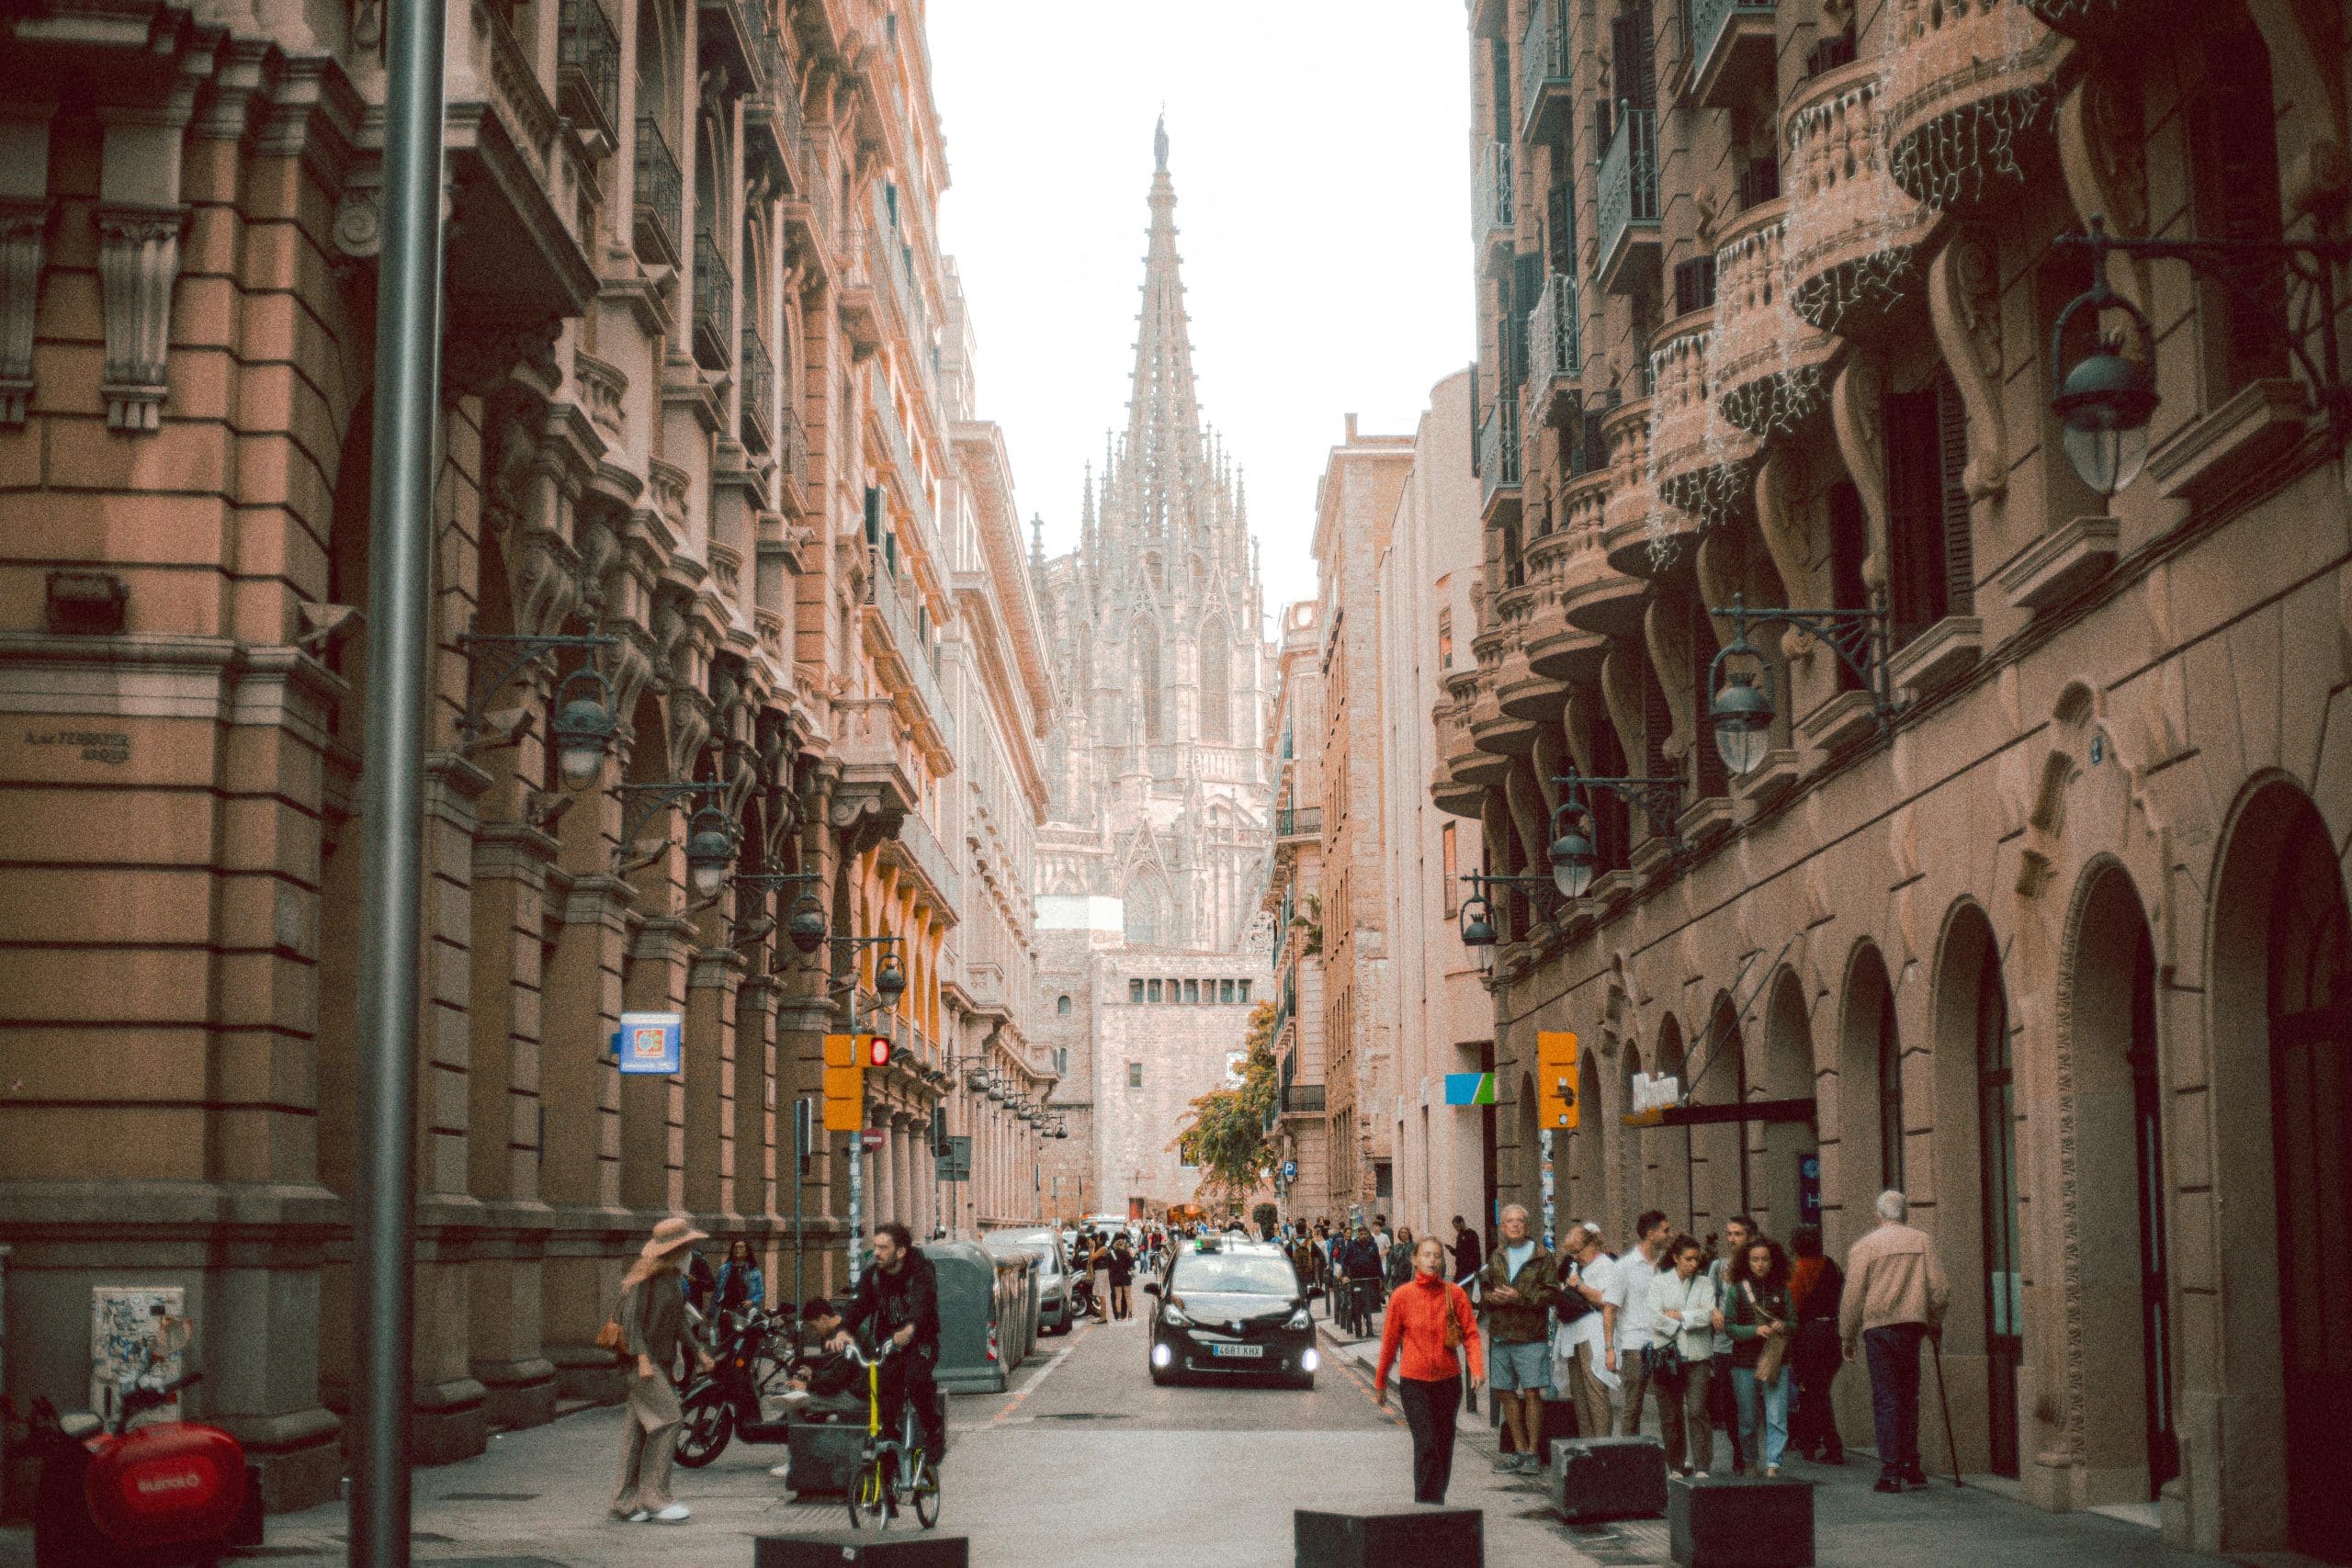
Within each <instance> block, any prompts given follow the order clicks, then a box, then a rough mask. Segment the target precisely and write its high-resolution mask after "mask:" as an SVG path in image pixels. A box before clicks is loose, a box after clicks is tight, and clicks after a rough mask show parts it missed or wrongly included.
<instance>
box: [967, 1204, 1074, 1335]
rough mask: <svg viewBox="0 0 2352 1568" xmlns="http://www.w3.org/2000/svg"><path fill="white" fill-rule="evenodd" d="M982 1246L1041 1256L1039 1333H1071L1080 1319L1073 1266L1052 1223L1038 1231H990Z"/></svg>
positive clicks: (1038, 1274) (993, 1250)
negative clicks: (1072, 1290) (1073, 1300)
mask: <svg viewBox="0 0 2352 1568" xmlns="http://www.w3.org/2000/svg"><path fill="white" fill-rule="evenodd" d="M980 1245H981V1246H982V1247H987V1248H988V1249H989V1251H990V1252H992V1253H995V1254H997V1255H999V1256H1002V1255H1003V1254H1005V1253H1008V1252H1032V1253H1035V1254H1036V1255H1037V1258H1038V1260H1039V1261H1038V1263H1037V1266H1036V1267H1037V1332H1038V1333H1039V1334H1040V1335H1046V1334H1068V1333H1069V1331H1070V1329H1071V1328H1072V1327H1073V1326H1074V1325H1076V1324H1077V1321H1078V1318H1077V1315H1076V1314H1075V1313H1074V1312H1073V1311H1072V1310H1071V1307H1070V1295H1069V1269H1068V1268H1067V1267H1066V1266H1065V1265H1064V1263H1063V1261H1062V1259H1063V1252H1062V1246H1061V1236H1060V1235H1059V1234H1058V1233H1057V1232H1056V1231H1055V1230H1053V1229H1052V1228H1051V1227H1050V1226H1041V1227H1039V1228H1037V1229H1035V1230H1013V1231H990V1232H989V1234H988V1235H984V1236H982V1237H980Z"/></svg>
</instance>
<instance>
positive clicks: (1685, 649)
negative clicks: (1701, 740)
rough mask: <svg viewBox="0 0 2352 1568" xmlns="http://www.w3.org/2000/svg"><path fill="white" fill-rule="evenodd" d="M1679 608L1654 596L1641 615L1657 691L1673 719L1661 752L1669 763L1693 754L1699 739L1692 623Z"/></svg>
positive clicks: (1660, 748)
mask: <svg viewBox="0 0 2352 1568" xmlns="http://www.w3.org/2000/svg"><path fill="white" fill-rule="evenodd" d="M1678 608H1679V606H1676V605H1670V604H1669V601H1668V599H1666V598H1665V597H1663V596H1653V597H1652V598H1651V600H1650V602H1649V604H1648V607H1647V608H1646V609H1645V610H1644V611H1643V612H1642V641H1643V644H1644V646H1645V647H1646V648H1647V649H1649V654H1650V662H1651V663H1652V664H1654V665H1656V666H1657V683H1658V689H1659V690H1660V691H1661V692H1662V693H1663V694H1665V697H1666V709H1667V712H1668V714H1670V715H1672V716H1673V719H1674V733H1673V735H1672V736H1671V737H1669V738H1668V739H1667V741H1666V742H1665V744H1664V745H1662V746H1660V747H1659V748H1658V750H1659V752H1660V754H1661V755H1663V756H1664V757H1665V758H1666V760H1667V761H1669V762H1677V763H1679V762H1680V761H1682V760H1683V759H1684V758H1685V757H1687V756H1689V755H1690V752H1691V747H1692V746H1693V745H1694V744H1696V742H1697V740H1698V731H1697V716H1696V712H1695V709H1696V704H1695V703H1694V702H1693V700H1692V697H1691V690H1692V682H1691V660H1692V657H1693V649H1692V648H1691V640H1692V639H1691V621H1690V617H1689V616H1688V615H1677V614H1675V613H1674V611H1675V610H1676V609H1678Z"/></svg>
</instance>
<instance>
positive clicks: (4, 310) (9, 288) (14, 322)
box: [0, 201, 54, 424]
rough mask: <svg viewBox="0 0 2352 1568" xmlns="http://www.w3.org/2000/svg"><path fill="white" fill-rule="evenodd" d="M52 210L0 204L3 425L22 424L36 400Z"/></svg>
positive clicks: (41, 203)
mask: <svg viewBox="0 0 2352 1568" xmlns="http://www.w3.org/2000/svg"><path fill="white" fill-rule="evenodd" d="M53 212H54V209H53V208H52V207H51V205H50V203H48V202H46V201H7V202H0V424H22V423H25V404H26V403H27V401H28V400H29V399H30V398H31V396H32V390H33V321H34V316H35V314H36V312H37V311H38V310H39V308H40V265H41V243H42V241H43V240H44V239H45V238H46V237H47V236H48V233H49V221H50V219H51V216H52V214H53Z"/></svg>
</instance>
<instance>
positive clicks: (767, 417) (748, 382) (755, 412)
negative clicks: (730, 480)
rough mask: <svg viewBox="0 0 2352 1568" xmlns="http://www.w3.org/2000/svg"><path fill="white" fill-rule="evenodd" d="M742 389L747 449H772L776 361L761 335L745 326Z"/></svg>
mask: <svg viewBox="0 0 2352 1568" xmlns="http://www.w3.org/2000/svg"><path fill="white" fill-rule="evenodd" d="M742 366H743V369H742V379H741V389H742V394H743V420H742V433H743V445H744V446H748V447H750V448H751V449H752V451H754V452H764V451H766V450H767V449H768V446H769V426H770V425H771V424H772V423H774V419H775V415H774V413H773V412H772V411H771V409H770V407H769V405H770V404H772V403H774V402H775V360H774V359H772V358H771V357H769V355H768V345H767V344H764V343H763V342H761V341H760V334H759V333H756V332H754V331H752V325H751V323H750V322H748V321H746V322H745V323H743V360H742Z"/></svg>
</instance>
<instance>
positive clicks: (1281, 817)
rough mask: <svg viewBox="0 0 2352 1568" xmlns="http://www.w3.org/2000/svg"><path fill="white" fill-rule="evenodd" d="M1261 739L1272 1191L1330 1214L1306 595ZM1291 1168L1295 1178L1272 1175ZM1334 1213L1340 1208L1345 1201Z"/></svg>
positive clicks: (1292, 1207) (1316, 661)
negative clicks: (1273, 1090) (1274, 1080)
mask: <svg viewBox="0 0 2352 1568" xmlns="http://www.w3.org/2000/svg"><path fill="white" fill-rule="evenodd" d="M1273 662H1274V681H1273V702H1272V712H1271V714H1270V715H1269V722H1268V724H1267V727H1266V745H1267V752H1268V755H1269V756H1270V757H1271V758H1272V764H1271V766H1270V767H1269V769H1268V772H1269V773H1272V776H1273V781H1274V870H1273V875H1272V877H1271V878H1270V879H1269V880H1268V882H1267V884H1266V898H1265V910H1266V913H1267V914H1269V915H1271V916H1272V917H1273V922H1274V924H1273V953H1274V992H1273V995H1274V1031H1273V1037H1272V1044H1273V1053H1274V1062H1275V1065H1276V1067H1275V1070H1276V1073H1277V1075H1278V1077H1279V1081H1280V1084H1281V1091H1282V1099H1281V1101H1280V1103H1279V1106H1278V1109H1277V1111H1276V1118H1277V1120H1276V1122H1275V1126H1274V1131H1273V1134H1272V1136H1273V1140H1274V1168H1275V1170H1276V1171H1277V1173H1278V1174H1277V1175H1276V1177H1275V1181H1274V1194H1275V1197H1276V1198H1277V1199H1278V1200H1279V1201H1281V1203H1282V1205H1283V1214H1284V1217H1286V1218H1290V1217H1297V1218H1304V1219H1309V1220H1312V1219H1315V1218H1317V1217H1318V1216H1328V1215H1329V1213H1331V1212H1332V1207H1333V1202H1334V1195H1333V1192H1332V1190H1331V1145H1330V1130H1331V1122H1330V1116H1329V1101H1328V1100H1327V1099H1326V1095H1327V1093H1328V1086H1327V1084H1326V1081H1325V1077H1324V1072H1325V1062H1326V1053H1325V1049H1324V1038H1323V1026H1324V1021H1325V1015H1324V1007H1323V942H1324V931H1323V731H1324V718H1323V619H1322V606H1321V605H1320V604H1317V602H1316V601H1314V600H1312V599H1306V600H1302V601H1300V602H1299V603H1298V604H1291V605H1286V606H1284V608H1283V614H1282V635H1281V639H1280V640H1279V641H1278V642H1276V643H1275V645H1274V660H1273ZM1285 1169H1290V1170H1295V1172H1296V1174H1295V1175H1293V1176H1287V1177H1285V1176H1283V1175H1280V1174H1279V1173H1280V1172H1281V1171H1283V1170H1285ZM1339 1208H1340V1213H1346V1212H1347V1209H1346V1205H1345V1203H1344V1202H1342V1203H1340V1205H1339Z"/></svg>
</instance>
